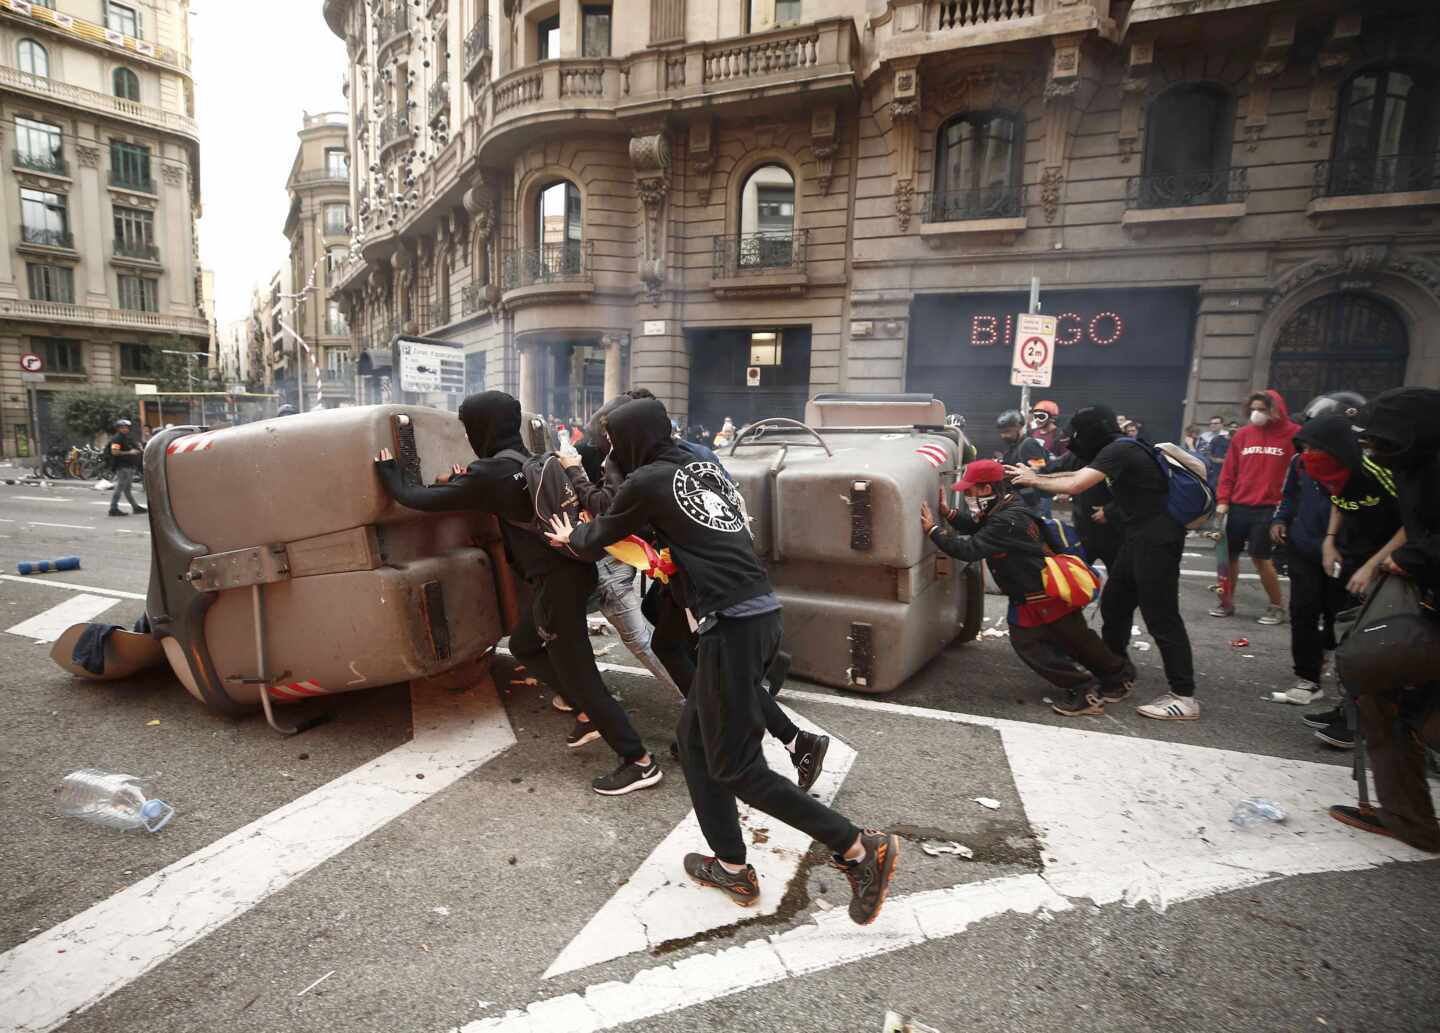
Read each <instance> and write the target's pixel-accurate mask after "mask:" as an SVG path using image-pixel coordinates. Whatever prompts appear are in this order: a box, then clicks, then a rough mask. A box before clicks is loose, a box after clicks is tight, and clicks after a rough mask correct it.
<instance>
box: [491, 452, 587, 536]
mask: <svg viewBox="0 0 1440 1033" xmlns="http://www.w3.org/2000/svg"><path fill="white" fill-rule="evenodd" d="M495 458H496V459H514V460H515V461H516V462H518V463H519V464H520V476H522V477H524V478H525V490H526V491H527V492H528V493H529V495H530V502H531V509H532V511H533V513H534V516H533V517H532V518H531V519H530V520H525V521H519V520H507V521H506V522H507V523H509V524H511V525H512V526H514V527H518V528H521V529H522V530H526V531H529V532H531V533H532V534H538V535H540V536H541V537H542V538H543V537H544V536H545V534H546V532H548V531H552V530H554V528H553V527H551V525H550V518H551V517H557V516H564V517H569V518H570V523H571V525H572V526H578V525H579V523H580V513H581V510H582V507H581V505H580V496H578V495H576V494H575V486H574V485H572V484H571V483H570V476H569V475H568V474H567V473H566V472H565V468H564V467H563V466H561V465H560V459H559V457H558V456H557V455H556V454H555V453H554V452H542V453H540V454H539V455H526V454H525V453H524V452H519V451H516V450H515V449H513V448H507V449H505V450H503V451H501V452H496V453H495ZM560 551H561V552H562V553H564V554H565V555H567V556H569V557H570V558H571V559H577V560H578V559H579V558H580V557H578V556H576V555H575V552H574V550H573V549H571V548H570V547H569V546H568V545H566V546H563V547H561V549H560Z"/></svg>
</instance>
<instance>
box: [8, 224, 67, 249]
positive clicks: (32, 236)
mask: <svg viewBox="0 0 1440 1033" xmlns="http://www.w3.org/2000/svg"><path fill="white" fill-rule="evenodd" d="M20 239H21V240H22V241H23V242H24V243H26V244H37V245H39V246H40V247H58V248H64V249H65V250H66V251H74V250H75V235H74V234H73V233H71V232H70V231H69V230H50V229H41V228H40V227H38V226H21V227H20Z"/></svg>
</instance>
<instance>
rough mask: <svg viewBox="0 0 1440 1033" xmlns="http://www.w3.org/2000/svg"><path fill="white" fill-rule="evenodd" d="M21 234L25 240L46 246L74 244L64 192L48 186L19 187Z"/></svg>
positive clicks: (68, 245) (71, 245)
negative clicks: (53, 189) (43, 188)
mask: <svg viewBox="0 0 1440 1033" xmlns="http://www.w3.org/2000/svg"><path fill="white" fill-rule="evenodd" d="M20 237H21V239H22V240H24V241H25V243H27V244H44V245H46V246H47V247H67V248H68V247H74V246H75V241H74V238H72V237H71V236H70V213H69V211H68V210H67V208H66V205H65V195H64V194H52V193H51V192H50V191H48V190H31V189H29V188H22V189H21V191H20Z"/></svg>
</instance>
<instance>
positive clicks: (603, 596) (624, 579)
mask: <svg viewBox="0 0 1440 1033" xmlns="http://www.w3.org/2000/svg"><path fill="white" fill-rule="evenodd" d="M595 569H596V571H597V572H598V573H599V575H600V585H599V591H600V612H601V613H603V614H604V615H605V619H606V620H608V621H609V622H610V623H611V625H613V626H614V628H615V631H616V632H617V633H618V634H619V635H620V641H621V642H623V643H624V644H625V648H626V649H628V650H630V652H631V653H632V654H634V656H635V659H636V660H639V661H640V662H641V663H642V664H644V665H645V667H646V669H647V670H648V671H649V672H650V673H651V674H653V675H654V676H655V680H656V681H658V682H659V683H660V684H661V685H665V686H668V687H669V688H671V689H672V690H674V692H675V695H677V696H679V695H681V692H680V687H679V686H678V685H676V684H675V679H673V678H671V677H670V672H669V671H667V670H666V669H665V665H664V664H662V663H661V662H660V658H659V657H658V656H656V655H655V650H653V649H652V648H650V639H651V635H652V631H651V628H650V622H649V621H647V620H646V619H645V615H644V614H643V613H641V612H640V592H639V590H638V589H637V588H636V586H635V576H636V574H638V573H639V571H637V570H636V569H635V568H634V567H632V566H630V564H628V563H621V562H620V561H619V560H617V559H616V558H615V557H614V556H606V557H605V558H604V559H602V560H601V561H600V562H599V563H597V564H595Z"/></svg>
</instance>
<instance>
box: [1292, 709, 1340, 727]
mask: <svg viewBox="0 0 1440 1033" xmlns="http://www.w3.org/2000/svg"><path fill="white" fill-rule="evenodd" d="M1300 720H1302V721H1304V722H1305V723H1306V724H1307V725H1309V726H1310V727H1311V728H1329V727H1330V726H1331V725H1333V724H1334V723H1335V722H1337V721H1344V720H1345V710H1344V708H1342V707H1331V708H1330V709H1329V710H1321V711H1317V712H1316V713H1314V714H1306V715H1305V716H1304V717H1302V718H1301V719H1300Z"/></svg>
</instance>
